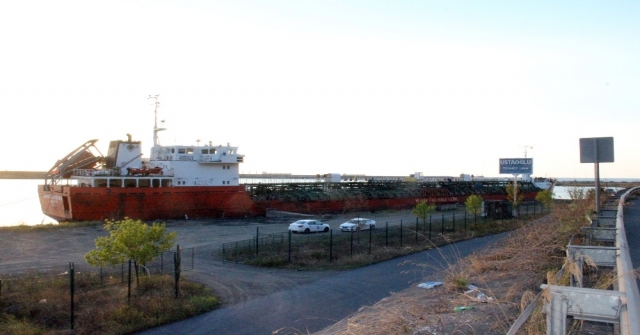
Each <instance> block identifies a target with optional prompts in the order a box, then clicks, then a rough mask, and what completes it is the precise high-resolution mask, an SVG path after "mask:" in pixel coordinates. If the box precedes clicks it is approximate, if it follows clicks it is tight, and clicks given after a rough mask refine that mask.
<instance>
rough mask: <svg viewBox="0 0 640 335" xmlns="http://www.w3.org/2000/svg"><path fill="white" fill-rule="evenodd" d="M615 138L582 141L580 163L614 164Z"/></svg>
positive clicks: (583, 139) (585, 139)
mask: <svg viewBox="0 0 640 335" xmlns="http://www.w3.org/2000/svg"><path fill="white" fill-rule="evenodd" d="M613 161H614V160H613V137H592V138H581V139H580V163H613Z"/></svg>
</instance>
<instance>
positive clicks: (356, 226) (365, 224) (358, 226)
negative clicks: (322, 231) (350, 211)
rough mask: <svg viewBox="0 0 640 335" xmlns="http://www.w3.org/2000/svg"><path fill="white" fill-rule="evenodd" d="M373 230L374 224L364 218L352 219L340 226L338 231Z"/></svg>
mask: <svg viewBox="0 0 640 335" xmlns="http://www.w3.org/2000/svg"><path fill="white" fill-rule="evenodd" d="M375 228H376V222H375V221H373V220H371V219H365V218H353V219H351V220H349V221H347V222H345V223H343V224H341V225H340V231H360V230H367V229H375Z"/></svg>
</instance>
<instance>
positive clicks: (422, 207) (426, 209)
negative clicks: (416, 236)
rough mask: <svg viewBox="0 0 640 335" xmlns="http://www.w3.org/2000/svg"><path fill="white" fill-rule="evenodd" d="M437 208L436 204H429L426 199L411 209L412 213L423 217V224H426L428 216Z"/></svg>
mask: <svg viewBox="0 0 640 335" xmlns="http://www.w3.org/2000/svg"><path fill="white" fill-rule="evenodd" d="M435 210H436V205H434V204H428V203H427V202H426V201H422V202H420V203H419V204H417V205H416V206H415V207H413V209H412V210H411V214H413V215H414V216H415V217H417V218H420V219H422V224H426V220H427V217H428V216H429V214H431V213H432V212H433V211H435ZM429 234H431V232H429Z"/></svg>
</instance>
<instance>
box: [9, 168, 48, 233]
mask: <svg viewBox="0 0 640 335" xmlns="http://www.w3.org/2000/svg"><path fill="white" fill-rule="evenodd" d="M41 183H42V180H40V179H0V226H17V225H20V224H26V225H36V224H41V223H57V221H56V220H54V219H52V218H50V217H48V216H46V215H44V214H42V210H41V209H40V201H39V200H38V184H41Z"/></svg>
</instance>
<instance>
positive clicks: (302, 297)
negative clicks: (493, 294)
mask: <svg viewBox="0 0 640 335" xmlns="http://www.w3.org/2000/svg"><path fill="white" fill-rule="evenodd" d="M504 235H505V234H504V233H503V234H498V235H493V236H486V237H483V238H477V239H473V240H468V241H464V242H460V243H457V244H455V245H453V246H447V247H443V248H440V249H434V250H429V251H424V252H420V253H417V254H413V255H409V256H406V257H402V258H398V259H394V260H390V261H386V262H382V263H378V264H374V265H371V266H368V267H364V268H359V269H355V270H350V271H344V272H339V273H337V274H336V275H333V276H328V277H324V278H320V279H318V280H317V281H314V282H311V283H309V284H305V285H301V286H298V287H295V288H292V289H289V290H285V291H281V292H277V293H273V294H271V295H268V296H264V297H261V298H257V299H253V300H250V301H246V302H242V303H239V304H235V305H231V306H228V307H225V308H221V309H218V310H214V311H212V312H209V313H206V314H203V315H200V316H196V317H194V318H191V319H188V320H184V321H180V322H176V323H172V324H169V325H166V326H163V327H158V328H155V329H152V330H148V331H146V332H143V333H141V334H167V335H174V334H234V335H242V334H247V335H259V334H310V333H314V332H317V331H320V330H323V329H325V328H327V327H330V326H331V325H333V324H335V323H337V322H338V321H340V320H342V319H343V318H345V317H348V316H349V315H351V314H353V313H355V312H356V311H358V309H360V308H361V307H363V306H369V305H373V304H375V303H376V302H378V301H379V300H381V299H383V298H385V297H387V296H389V294H390V293H393V292H400V291H402V290H404V289H406V288H408V287H410V286H411V285H417V284H418V283H420V282H421V281H422V280H423V279H424V278H425V277H427V276H430V275H432V274H434V273H437V271H439V270H440V269H442V268H443V267H446V266H448V264H450V263H454V262H456V261H457V260H458V259H460V258H463V257H465V256H467V255H469V254H471V253H472V252H474V251H475V250H478V249H481V248H483V247H485V246H487V245H489V244H491V243H494V242H496V241H498V240H499V239H500V238H502V237H503V236H504Z"/></svg>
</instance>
